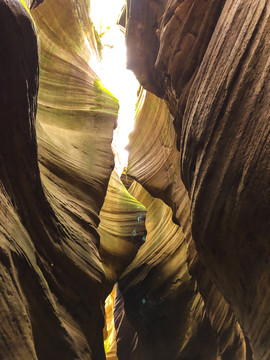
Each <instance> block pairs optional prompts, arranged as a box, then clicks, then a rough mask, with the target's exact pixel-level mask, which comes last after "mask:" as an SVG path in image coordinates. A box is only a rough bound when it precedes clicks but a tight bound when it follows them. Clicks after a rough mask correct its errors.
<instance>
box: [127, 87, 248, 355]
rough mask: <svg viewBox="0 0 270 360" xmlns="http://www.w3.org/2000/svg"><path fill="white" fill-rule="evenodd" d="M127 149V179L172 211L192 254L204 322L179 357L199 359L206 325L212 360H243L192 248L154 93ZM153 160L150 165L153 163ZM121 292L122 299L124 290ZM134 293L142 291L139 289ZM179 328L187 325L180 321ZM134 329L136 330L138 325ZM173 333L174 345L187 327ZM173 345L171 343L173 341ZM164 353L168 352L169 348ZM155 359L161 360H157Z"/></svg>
mask: <svg viewBox="0 0 270 360" xmlns="http://www.w3.org/2000/svg"><path fill="white" fill-rule="evenodd" d="M143 125H144V126H143ZM150 134H151V136H150ZM129 147H130V156H129V166H128V174H129V175H130V176H132V177H134V178H136V179H137V180H138V181H140V183H141V184H143V186H144V187H145V188H146V189H148V191H149V192H151V193H152V194H153V195H154V196H157V197H160V198H162V199H163V200H164V201H165V202H166V203H167V204H168V205H170V207H171V208H172V209H173V211H174V216H173V218H174V221H175V222H177V223H178V224H179V223H181V225H182V229H181V231H182V232H183V234H184V235H185V236H184V239H183V240H182V241H183V242H184V243H185V246H186V247H187V249H188V250H187V252H186V253H185V261H186V262H187V265H188V270H187V271H188V272H190V273H191V274H192V275H193V283H194V284H195V285H194V294H196V295H197V296H198V298H199V299H200V301H201V302H202V303H203V307H202V308H201V309H200V311H199V313H200V316H197V318H196V321H195V323H194V327H193V329H192V331H191V332H189V333H190V339H191V340H190V343H192V347H191V348H192V350H190V348H189V347H188V346H187V347H186V349H185V352H182V354H181V355H183V354H185V356H187V357H188V356H190V357H191V358H194V356H195V355H194V352H192V351H194V344H195V343H196V341H198V340H197V339H196V337H198V338H201V341H202V344H204V342H205V335H204V336H201V335H200V336H198V335H197V331H198V330H200V329H201V328H202V327H203V326H205V325H203V324H205V323H207V322H208V323H207V326H208V327H209V328H208V331H209V329H211V330H210V332H211V333H212V334H215V341H214V342H212V343H211V342H210V343H211V346H212V352H213V354H215V355H213V356H216V357H214V358H217V353H219V355H221V356H222V359H245V358H246V357H245V341H244V336H243V333H242V330H241V329H240V327H239V324H238V323H237V322H236V320H235V317H234V316H233V315H232V313H231V310H230V309H229V306H228V304H227V303H226V302H225V300H224V298H223V297H222V295H221V294H220V292H219V291H218V289H217V288H216V286H215V285H214V284H213V282H212V280H211V278H210V276H209V273H208V272H207V270H206V269H205V267H204V266H203V264H202V263H201V261H200V259H199V257H198V254H197V251H196V249H195V247H194V242H193V239H192V236H191V224H190V218H189V214H190V201H189V198H188V193H187V191H186V189H185V188H184V185H183V183H182V182H181V179H180V169H179V163H180V160H179V158H180V154H179V152H178V151H177V149H176V134H175V131H174V128H173V122H172V117H171V115H170V113H169V110H168V108H167V106H166V104H165V102H164V101H163V100H161V99H158V98H157V97H156V96H154V95H152V94H150V93H145V92H141V94H140V100H139V102H138V111H137V117H136V122H135V130H134V132H133V133H132V134H131V136H130V145H129ZM150 159H151V160H152V161H150ZM177 174H178V176H177ZM149 196H150V195H149ZM159 207H161V208H162V206H161V205H159V206H158V205H157V206H156V212H157V214H158V209H159ZM147 212H148V214H149V215H148V216H151V212H152V210H151V211H150V210H148V209H147ZM156 216H157V215H156ZM159 216H161V215H159ZM161 219H162V218H161ZM161 219H159V222H160V223H161V224H162V220H161ZM156 221H157V219H156ZM166 224H167V223H166ZM160 226H162V225H160ZM173 226H176V225H174V224H173V223H172V222H171V223H170V227H173ZM168 228H169V226H168ZM162 231H164V230H162ZM167 232H168V231H167ZM165 234H166V232H165V233H163V237H164V238H163V237H162V235H160V239H161V240H160V241H165V239H166V235H165ZM150 239H151V236H150ZM148 241H149V240H148V236H147V237H146V243H148ZM171 241H176V242H177V241H178V239H177V238H175V239H174V240H171ZM174 246H175V245H174ZM140 251H141V250H140ZM147 251H148V256H149V258H150V259H151V256H153V258H154V253H153V252H152V251H151V248H149V249H148V250H147ZM161 253H162V251H161ZM152 254H153V255H152ZM136 259H137V257H136V258H135V261H136ZM161 263H162V260H161ZM151 266H153V268H154V267H155V266H156V265H155V264H154V262H153V264H152V265H151ZM151 266H150V267H151ZM132 276H134V277H137V276H138V278H139V276H140V273H139V272H138V274H137V273H136V272H135V271H133V273H132ZM160 276H161V277H162V278H163V280H164V281H165V279H166V277H167V274H166V273H165V272H161V275H160ZM137 281H138V280H137ZM152 282H153V286H155V285H154V284H155V282H154V281H152ZM129 287H132V285H129ZM138 288H139V285H138ZM122 290H123V295H124V294H125V293H124V292H125V290H126V289H125V287H124V288H123V289H122ZM136 291H138V289H137V287H136ZM142 291H143V290H142ZM178 291H184V289H183V288H182V289H181V284H180V286H179V290H178ZM194 294H192V295H191V294H190V293H188V292H187V293H186V294H185V296H186V297H189V301H190V302H192V296H194ZM124 299H125V295H124ZM125 300H126V299H125ZM157 301H158V300H157ZM165 304H166V302H165ZM164 306H166V305H164ZM182 306H183V305H181V306H180V305H178V304H174V306H170V307H169V308H170V309H174V310H171V311H174V312H177V311H179V310H178V309H179V308H181V309H182ZM135 311H136V310H132V309H131V308H129V309H126V312H127V316H129V312H132V313H133V312H135ZM137 312H139V311H137ZM180 313H181V311H180ZM137 316H138V314H137ZM144 316H145V318H146V319H145V321H148V320H147V315H146V314H144ZM182 316H183V315H182ZM161 322H162V321H161ZM179 323H180V324H183V322H182V321H180V322H179ZM132 324H133V326H134V323H132ZM163 327H164V328H166V329H168V327H169V326H168V324H166V325H164V326H163ZM170 328H171V329H173V330H171V332H172V334H173V335H172V339H173V338H174V337H175V338H176V339H178V340H175V341H179V337H180V334H181V332H182V331H183V329H184V326H183V325H182V329H181V326H179V327H178V328H174V324H173V323H171V324H170ZM184 332H185V331H184ZM206 332H207V331H206V330H205V329H204V333H206ZM152 335H153V336H152V339H153V340H152V341H153V342H155V341H156V339H157V336H156V334H155V332H154V329H153V334H152ZM210 338H211V336H210ZM172 339H171V341H173V340H172ZM195 339H196V340H195ZM208 342H209V341H208ZM157 343H161V341H158V340H157ZM202 344H200V345H198V343H197V346H198V348H199V349H201V353H199V354H200V355H199V356H201V357H202V358H203V356H205V355H204V354H203V345H202ZM178 346H179V343H178ZM165 349H167V347H166V346H165ZM165 351H166V350H165ZM180 352H181V351H180ZM160 354H161V352H159V355H160ZM165 354H166V352H165ZM177 354H178V355H179V348H178V352H177V351H175V352H174V354H172V355H171V358H172V359H176V358H177V356H178V355H177ZM156 356H157V357H158V355H156ZM160 356H161V355H160ZM207 356H210V355H209V354H207V355H206V358H207ZM163 357H164V358H166V355H163Z"/></svg>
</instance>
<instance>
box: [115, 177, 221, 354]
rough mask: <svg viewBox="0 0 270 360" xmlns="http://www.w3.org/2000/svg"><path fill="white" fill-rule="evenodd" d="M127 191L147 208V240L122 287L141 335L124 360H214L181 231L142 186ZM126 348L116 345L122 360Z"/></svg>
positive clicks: (212, 343)
mask: <svg viewBox="0 0 270 360" xmlns="http://www.w3.org/2000/svg"><path fill="white" fill-rule="evenodd" d="M129 191H130V192H131V194H132V195H134V196H135V197H136V199H138V200H139V201H140V202H142V203H143V204H144V205H145V206H146V209H147V217H146V229H147V236H146V242H145V244H144V245H143V246H142V247H141V248H140V250H139V252H138V254H137V256H136V257H135V259H134V261H133V262H132V264H131V265H130V266H129V267H128V268H127V269H126V271H125V272H124V274H123V275H122V276H121V279H120V281H119V286H120V290H121V293H122V295H123V298H124V302H125V311H126V314H127V316H128V319H129V321H130V322H131V323H132V325H133V327H134V328H135V329H136V332H137V344H136V348H135V349H133V352H132V353H131V354H132V356H130V357H126V358H132V359H178V358H179V357H180V356H186V355H187V354H188V356H189V358H194V359H195V358H197V357H199V358H200V359H216V353H217V348H216V340H215V338H214V336H213V334H212V333H211V328H210V324H209V321H208V319H207V318H205V310H204V303H203V300H202V298H201V296H200V294H199V293H198V291H196V282H195V281H194V280H192V278H191V277H190V275H189V273H188V267H187V262H186V259H187V254H186V250H187V244H186V242H185V237H184V234H183V233H182V230H181V228H180V227H179V226H177V225H175V224H173V223H172V220H171V218H172V212H171V209H170V208H169V207H168V206H167V205H165V204H164V203H163V202H162V201H161V200H159V199H155V198H152V197H151V195H150V194H149V193H147V192H146V191H145V190H144V189H143V188H142V187H141V186H140V185H139V184H136V183H135V182H134V183H133V184H132V186H131V187H130V189H129ZM122 326H123V325H122ZM119 331H120V332H121V331H122V332H123V330H122V329H119V330H118V332H119ZM124 346H130V344H129V343H128V344H124V343H123V342H122V343H121V342H120V343H119V344H118V353H119V354H120V356H119V359H120V360H121V359H124V356H123V355H122V356H121V354H122V353H124V349H123V347H124ZM121 347H122V348H121Z"/></svg>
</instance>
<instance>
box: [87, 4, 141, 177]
mask: <svg viewBox="0 0 270 360" xmlns="http://www.w3.org/2000/svg"><path fill="white" fill-rule="evenodd" d="M124 5H125V0H91V11H90V17H91V19H92V21H93V23H94V26H95V29H96V30H97V32H98V34H99V35H100V39H101V42H102V45H103V50H102V60H101V62H100V64H99V65H98V67H96V66H95V68H94V69H93V70H94V71H95V72H96V73H97V75H98V76H99V77H100V79H101V81H102V83H103V84H104V86H105V87H106V88H107V89H108V90H109V91H110V92H111V93H112V94H113V95H114V96H115V97H116V98H117V99H118V101H119V106H120V108H119V113H118V127H117V128H116V129H115V131H114V137H113V150H114V153H115V169H116V171H117V172H118V174H119V176H120V175H121V174H122V172H123V169H124V167H126V166H127V162H128V151H127V150H125V147H126V146H127V144H128V141H129V139H128V137H129V134H130V133H131V131H132V130H133V127H134V118H135V104H136V101H137V90H138V88H139V83H138V81H137V80H136V78H135V76H134V74H133V72H131V71H130V70H127V68H126V44H125V34H124V29H123V28H121V26H120V25H117V24H116V22H117V19H118V17H119V14H120V12H121V9H122V8H123V6H124Z"/></svg>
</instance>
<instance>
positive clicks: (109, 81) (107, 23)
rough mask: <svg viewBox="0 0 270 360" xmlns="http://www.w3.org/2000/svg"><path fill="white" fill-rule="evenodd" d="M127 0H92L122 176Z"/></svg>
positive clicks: (128, 81)
mask: <svg viewBox="0 0 270 360" xmlns="http://www.w3.org/2000/svg"><path fill="white" fill-rule="evenodd" d="M125 5H126V1H125V0H114V1H112V0H91V9H90V18H91V20H92V22H93V24H94V27H95V30H96V31H97V33H98V36H99V38H100V41H101V44H102V52H101V57H102V58H101V61H100V62H95V61H93V62H91V60H90V66H91V68H92V69H93V70H94V71H95V72H96V74H97V75H98V77H99V78H100V80H101V82H102V83H103V85H104V87H105V88H106V89H107V90H109V91H110V92H111V93H112V95H113V96H114V97H115V98H116V99H117V100H118V102H119V112H118V119H117V128H116V129H115V130H114V135H113V142H112V149H113V152H114V158H115V167H114V170H115V171H116V172H117V174H118V176H119V177H121V175H122V174H123V170H124V169H125V168H126V167H127V164H128V151H127V150H126V149H125V147H126V146H127V145H128V142H129V139H128V137H129V134H130V133H131V132H132V130H133V127H134V120H135V108H136V102H137V92H138V89H139V83H138V81H137V80H136V78H135V75H134V74H133V72H132V71H130V70H127V68H126V44H125V29H124V28H123V27H122V26H121V25H119V24H117V20H118V19H119V17H120V15H121V12H122V10H123V8H124V6H125ZM114 301H115V287H114V289H113V290H112V292H111V294H110V295H109V296H108V297H107V299H106V301H105V326H104V330H103V338H104V348H105V353H106V357H107V356H108V355H109V353H110V351H111V349H112V346H113V344H115V343H116V341H115V336H116V335H115V327H114Z"/></svg>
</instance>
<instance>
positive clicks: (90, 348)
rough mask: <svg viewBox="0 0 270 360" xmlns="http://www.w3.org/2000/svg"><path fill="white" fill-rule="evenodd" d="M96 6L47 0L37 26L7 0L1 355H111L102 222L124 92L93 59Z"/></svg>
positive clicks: (2, 6)
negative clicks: (105, 81)
mask: <svg viewBox="0 0 270 360" xmlns="http://www.w3.org/2000/svg"><path fill="white" fill-rule="evenodd" d="M88 14H89V4H88V2H86V1H85V2H84V1H82V2H80V4H75V3H74V2H72V1H69V2H61V1H58V2H53V1H50V0H49V1H47V2H46V3H45V4H44V5H42V6H41V7H40V8H38V9H37V10H35V11H34V12H33V14H32V15H33V17H34V19H35V26H34V23H33V20H32V18H31V16H30V14H29V11H28V9H27V8H26V7H25V4H21V3H20V2H19V1H12V2H7V1H1V2H0V16H1V21H0V24H1V32H0V37H1V39H0V40H1V41H0V43H1V57H0V58H1V60H0V61H1V75H0V76H1V87H0V88H1V90H0V91H1V102H0V104H1V105H0V106H1V109H0V113H1V122H0V123H1V125H0V126H1V131H0V136H1V140H0V144H1V145H0V148H1V151H0V156H1V171H0V178H1V242H0V244H1V245H0V246H1V247H0V249H1V250H0V254H1V255H0V256H1V285H0V286H1V321H0V324H1V336H0V342H1V343H0V357H1V359H3V360H7V359H12V360H14V359H18V360H19V359H20V360H21V359H29V360H30V359H44V360H48V359H52V360H60V359H65V360H67V359H73V360H74V359H104V358H105V354H104V347H103V336H102V331H103V325H104V319H103V305H102V301H101V299H102V284H103V282H104V281H105V273H104V270H103V267H102V263H101V259H100V255H99V252H98V246H99V236H98V233H97V230H96V229H97V226H98V223H99V219H98V214H99V211H100V209H101V207H102V204H103V201H104V197H105V193H106V190H107V184H108V181H109V177H110V174H111V171H112V168H113V163H114V161H113V154H112V150H111V141H112V132H113V128H114V126H115V121H116V116H117V109H118V104H117V102H116V100H115V99H114V98H112V96H111V95H109V94H108V93H107V92H106V91H105V89H104V88H102V86H101V85H100V83H99V79H98V78H97V76H96V75H95V74H94V72H93V71H92V69H91V67H90V66H89V63H88V62H89V60H90V58H91V56H97V50H96V47H97V46H96V45H95V36H94V31H93V27H92V24H91V22H90V20H89V15H88ZM35 28H36V29H37V31H38V34H39V42H40V50H39V52H40V54H39V56H38V47H37V36H36V30H35ZM87 41H88V42H89V43H90V47H89V46H87V44H86V42H87ZM89 48H90V49H92V52H93V53H92V54H90V52H89ZM39 58H40V92H39V100H38V109H39V110H38V122H37V130H38V131H37V132H38V145H39V146H38V152H37V142H36V130H35V126H36V122H35V117H36V108H37V90H38V83H39V81H38V73H39V66H38V59H39ZM38 157H39V161H40V169H39V167H38Z"/></svg>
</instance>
